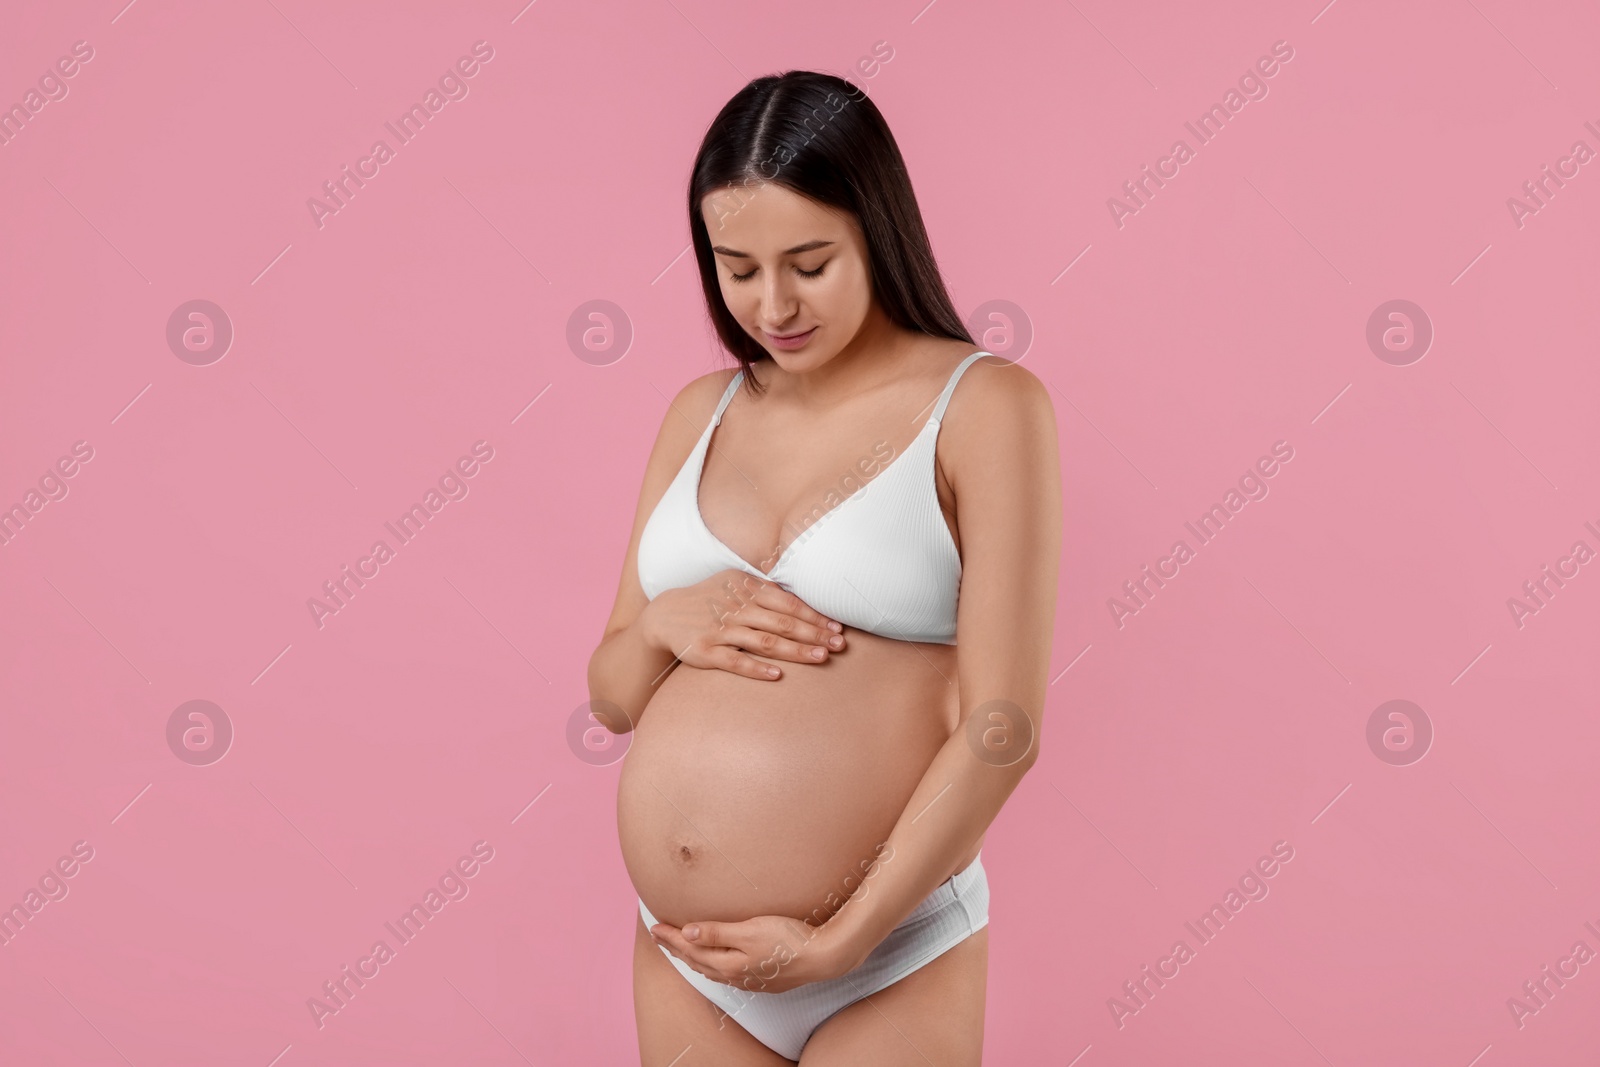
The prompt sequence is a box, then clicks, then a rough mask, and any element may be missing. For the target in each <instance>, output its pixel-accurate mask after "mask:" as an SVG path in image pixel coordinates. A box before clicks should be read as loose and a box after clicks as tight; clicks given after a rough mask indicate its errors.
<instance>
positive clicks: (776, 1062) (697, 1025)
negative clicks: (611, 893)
mask: <svg viewBox="0 0 1600 1067" xmlns="http://www.w3.org/2000/svg"><path fill="white" fill-rule="evenodd" d="M633 922H634V927H635V930H634V938H633V1015H634V1021H635V1022H636V1023H637V1025H638V1027H639V1063H640V1065H641V1067H669V1065H670V1067H723V1065H726V1067H794V1061H793V1060H790V1059H785V1058H784V1057H782V1056H780V1055H778V1054H777V1053H776V1052H774V1051H772V1050H771V1049H770V1048H768V1047H767V1046H765V1045H763V1044H762V1043H761V1042H759V1041H757V1040H756V1039H755V1038H754V1037H751V1036H750V1034H749V1032H748V1031H746V1030H745V1029H744V1027H742V1026H740V1025H739V1024H738V1023H737V1022H735V1021H734V1020H733V1019H730V1018H726V1017H724V1016H723V1014H722V1009H721V1008H719V1007H717V1005H715V1004H713V1003H711V1001H709V1000H707V999H706V998H705V997H704V996H702V995H701V993H700V991H699V990H698V989H696V988H695V987H694V986H692V985H690V984H689V983H688V982H687V981H686V980H685V979H684V977H683V975H681V974H679V973H678V969H677V968H676V967H674V966H673V965H672V962H671V961H670V960H668V959H667V956H666V953H664V952H662V951H661V949H660V948H658V947H657V946H656V944H655V942H653V941H651V940H650V932H649V931H648V930H646V929H645V925H644V919H643V918H642V917H641V916H640V915H639V913H638V912H634V916H633Z"/></svg>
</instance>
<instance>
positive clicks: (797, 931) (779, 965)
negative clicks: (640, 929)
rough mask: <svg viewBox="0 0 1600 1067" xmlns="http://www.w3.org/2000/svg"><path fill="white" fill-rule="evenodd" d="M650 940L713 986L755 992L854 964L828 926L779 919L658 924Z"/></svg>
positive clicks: (788, 986) (773, 989)
mask: <svg viewBox="0 0 1600 1067" xmlns="http://www.w3.org/2000/svg"><path fill="white" fill-rule="evenodd" d="M690 935H693V936H690ZM650 937H651V939H652V940H654V941H655V943H656V944H658V945H661V946H662V947H663V948H665V949H666V950H667V951H668V952H670V953H672V954H673V955H674V956H676V957H678V958H679V959H680V960H682V961H683V962H684V963H687V964H688V965H689V966H690V967H692V968H694V969H695V970H696V971H698V972H700V973H701V974H703V975H705V976H706V977H707V978H709V979H711V980H712V981H714V982H722V983H724V984H726V985H731V986H734V987H735V988H738V989H747V990H750V991H752V992H756V993H782V992H783V991H784V990H787V989H793V988H795V987H796V986H801V985H805V984H806V983H807V982H820V981H822V980H823V979H826V978H837V977H839V976H840V975H842V974H846V973H848V972H849V971H850V970H852V969H853V968H854V967H855V965H856V963H858V962H859V961H857V960H855V959H854V958H853V957H852V956H851V955H850V953H849V951H848V950H847V947H846V946H845V945H843V944H841V943H840V942H839V939H838V935H837V934H835V933H833V932H830V931H829V929H828V924H827V923H824V924H822V925H821V926H811V925H810V924H808V923H804V922H801V921H800V920H799V919H791V918H789V917H787V916H783V915H758V916H756V917H755V918H753V919H745V920H744V921H742V922H735V923H715V922H696V923H688V924H686V925H685V926H684V927H683V929H681V930H680V929H678V928H677V927H675V926H668V925H667V924H666V923H657V924H656V925H654V926H652V927H651V928H650Z"/></svg>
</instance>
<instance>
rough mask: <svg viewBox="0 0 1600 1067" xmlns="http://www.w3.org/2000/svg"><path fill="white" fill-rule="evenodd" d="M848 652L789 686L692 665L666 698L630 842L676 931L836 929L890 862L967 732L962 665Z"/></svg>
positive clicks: (637, 870) (943, 659) (629, 818)
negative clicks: (910, 813) (884, 850)
mask: <svg viewBox="0 0 1600 1067" xmlns="http://www.w3.org/2000/svg"><path fill="white" fill-rule="evenodd" d="M845 636H846V639H847V641H848V642H849V647H848V648H846V650H845V651H844V652H842V653H839V654H837V655H835V656H833V657H831V658H830V659H829V661H828V662H827V663H824V664H821V665H810V664H799V663H779V664H778V666H779V667H780V668H781V669H782V670H783V672H784V675H783V677H782V678H780V679H779V680H778V681H776V682H761V681H756V680H754V679H750V678H742V677H740V676H738V675H734V674H730V673H728V672H727V671H720V670H701V669H698V668H695V667H690V666H688V665H687V664H680V665H679V666H678V667H677V668H676V669H675V670H674V671H673V672H672V674H670V675H668V676H667V679H666V680H665V681H664V682H663V683H662V684H661V688H660V689H658V690H657V691H656V694H655V696H654V697H652V698H651V700H650V703H649V705H648V706H647V707H646V708H645V711H644V714H643V716H642V717H641V719H640V722H639V725H638V727H637V728H635V730H634V737H633V742H632V745H631V746H630V748H629V750H628V754H627V757H626V758H625V759H624V761H623V767H622V775H621V778H620V780H619V782H618V786H617V831H618V837H619V840H620V842H621V846H622V858H623V862H624V863H625V864H626V865H627V868H628V874H629V877H630V878H631V879H632V880H633V885H634V888H635V889H636V890H637V891H638V894H639V897H640V899H641V900H643V901H644V903H645V906H646V907H648V908H649V909H650V911H651V913H652V914H653V915H655V917H656V918H657V919H658V920H660V921H661V922H664V923H669V924H671V925H673V926H681V925H683V924H684V923H687V922H692V921H695V920H701V919H703V920H708V921H723V922H733V921H738V920H740V919H747V918H750V917H752V916H755V915H789V916H792V917H794V918H797V919H804V918H807V917H808V916H810V917H813V918H814V920H815V921H821V919H822V918H825V917H826V913H829V912H831V911H833V910H836V908H837V906H838V904H839V902H840V901H841V900H842V899H843V898H844V897H847V896H849V894H850V892H851V890H852V889H853V888H854V887H855V886H856V884H857V883H858V881H859V879H860V876H861V872H862V870H863V865H864V864H865V863H867V862H870V861H871V860H872V859H874V858H875V857H877V856H878V854H879V849H878V846H880V845H881V844H882V843H883V842H885V841H886V840H887V839H888V836H889V832H890V831H891V830H892V829H893V828H894V824H895V823H896V822H897V821H898V820H899V818H900V815H901V813H902V812H903V811H904V810H905V808H906V804H907V803H908V801H909V800H910V798H911V794H912V792H913V791H914V790H915V789H916V787H917V784H918V783H919V782H920V781H921V780H922V776H923V774H924V773H925V772H926V771H927V769H928V766H929V764H931V763H932V762H933V758H934V756H935V755H936V754H937V752H938V751H939V748H940V747H941V746H942V745H943V744H944V742H945V740H946V739H947V738H948V737H949V736H950V733H951V731H953V730H954V728H955V724H956V718H957V699H956V685H955V680H956V670H955V649H954V648H953V647H952V646H949V645H927V644H912V643H910V642H905V641H893V640H890V639H888V638H883V637H878V636H876V635H874V634H867V633H862V632H861V631H859V630H854V629H849V628H847V629H846V631H845ZM973 851H974V852H976V849H975V848H974V850H973ZM890 862H892V860H891V861H890ZM962 865H964V863H963V864H962ZM830 901H831V903H832V906H831V907H830ZM817 909H823V912H822V913H820V914H819V913H817Z"/></svg>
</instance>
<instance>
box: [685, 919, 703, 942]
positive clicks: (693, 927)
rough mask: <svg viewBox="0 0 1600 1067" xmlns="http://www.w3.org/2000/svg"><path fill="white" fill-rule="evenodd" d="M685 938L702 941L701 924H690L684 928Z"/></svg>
mask: <svg viewBox="0 0 1600 1067" xmlns="http://www.w3.org/2000/svg"><path fill="white" fill-rule="evenodd" d="M683 936H684V937H686V938H688V939H689V940H690V941H698V940H700V926H699V924H698V923H690V924H689V925H688V926H685V927H684V928H683Z"/></svg>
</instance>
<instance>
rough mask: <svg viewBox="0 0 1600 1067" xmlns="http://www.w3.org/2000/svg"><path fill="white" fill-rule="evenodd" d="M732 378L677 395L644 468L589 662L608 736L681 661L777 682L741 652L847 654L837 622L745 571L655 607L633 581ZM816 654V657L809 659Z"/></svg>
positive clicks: (802, 658)
mask: <svg viewBox="0 0 1600 1067" xmlns="http://www.w3.org/2000/svg"><path fill="white" fill-rule="evenodd" d="M731 377H732V373H731V372H727V371H718V372H713V373H711V374H705V375H702V376H701V377H699V378H696V379H695V380H694V381H692V382H690V383H689V384H688V385H686V386H684V387H683V390H682V391H681V392H679V393H678V395H677V396H676V397H675V398H674V399H673V400H672V402H671V404H670V405H669V406H668V408H667V413H666V415H665V416H664V417H663V418H662V422H661V429H660V430H659V431H658V432H657V434H656V442H655V445H654V447H653V448H652V449H651V451H650V459H649V461H648V462H647V463H646V465H645V472H644V480H643V484H642V485H641V486H640V489H639V500H638V504H637V506H636V509H635V513H634V517H633V532H632V534H631V535H630V536H629V538H628V550H627V554H626V556H625V557H624V558H623V561H622V576H621V580H620V581H619V583H618V586H617V598H616V601H615V602H614V603H613V605H612V608H611V617H610V619H608V620H607V621H606V628H605V633H604V634H603V635H602V636H601V639H600V644H599V646H598V647H597V648H596V649H595V650H594V653H593V654H592V655H591V656H590V657H589V703H590V711H591V712H593V713H594V715H595V718H596V719H597V720H598V721H599V722H600V724H601V725H602V726H604V727H605V728H606V729H608V730H610V731H611V732H613V733H627V732H628V731H630V730H632V729H633V728H634V727H635V726H637V725H639V718H640V716H641V715H643V714H644V709H645V705H646V704H648V703H650V698H651V697H652V696H654V695H655V692H656V690H657V689H658V688H659V687H660V685H661V683H662V681H663V680H665V679H666V677H667V675H668V674H670V673H671V672H672V671H673V670H674V669H675V668H676V667H677V665H678V664H679V663H680V662H684V663H689V664H691V665H692V666H696V667H707V668H716V669H721V670H726V671H730V672H732V673H734V674H739V675H743V676H745V677H748V678H755V679H760V680H767V681H776V680H777V679H778V678H779V677H781V671H779V670H778V669H777V668H775V667H773V665H772V664H770V663H768V662H765V661H764V660H758V659H756V658H755V657H754V656H751V655H749V654H748V653H747V652H746V651H744V650H746V649H749V650H751V651H755V652H758V653H760V654H761V655H762V656H764V657H766V658H767V659H779V660H790V661H793V662H796V663H822V662H826V660H827V658H828V655H829V654H831V653H833V652H838V651H840V650H842V649H843V647H844V639H843V637H842V636H841V635H840V634H839V632H838V627H837V624H836V623H832V624H831V623H830V620H828V619H826V618H824V617H823V616H822V615H821V614H820V613H818V612H816V611H814V610H813V609H812V608H811V607H810V606H809V605H807V604H806V603H805V602H804V601H802V600H801V599H800V598H799V597H797V596H794V595H793V594H792V593H788V592H786V591H784V590H783V589H782V588H781V587H780V586H777V585H775V584H773V583H771V582H766V581H762V580H761V579H759V578H756V577H755V576H753V575H747V574H745V573H744V572H743V571H723V572H719V573H718V574H716V575H713V576H712V577H710V578H707V579H706V580H705V581H703V582H701V583H699V584H697V585H693V586H689V587H686V588H683V589H667V590H663V591H662V592H661V593H660V594H659V595H658V596H657V597H656V598H655V599H654V600H651V599H650V598H649V597H647V596H645V592H644V587H643V586H642V585H640V583H639V569H638V558H639V538H640V535H641V534H642V533H643V532H644V527H645V523H646V522H648V521H649V519H650V513H651V512H653V511H654V510H655V507H656V504H657V503H658V502H660V500H661V497H662V495H663V494H665V493H666V491H667V486H669V485H671V484H672V480H673V478H675V477H676V476H677V474H678V471H679V470H680V469H681V468H682V467H683V464H684V461H685V460H686V459H687V458H688V456H689V453H690V452H691V451H693V449H694V446H695V445H696V444H697V443H698V442H699V440H700V434H701V433H702V432H704V430H705V427H706V424H707V423H709V422H710V421H711V415H712V412H714V411H715V410H716V406H717V401H718V400H719V399H720V398H721V396H722V391H723V390H724V389H725V388H727V385H728V381H729V380H730V378H731ZM729 578H733V579H735V580H736V585H737V589H736V591H735V594H734V595H733V596H730V595H729V594H728V593H727V592H726V591H725V586H726V583H727V579H729ZM735 618H736V619H737V622H735ZM830 625H831V626H832V627H833V628H830ZM835 641H836V642H837V643H836V644H831V645H830V642H835ZM824 645H829V647H826V648H824V647H823V646H824ZM815 649H821V651H822V652H823V655H822V656H821V657H817V656H815V655H814V650H815ZM774 671H776V672H777V673H772V672H774ZM613 707H614V708H615V709H616V711H615V712H613V711H612V710H611V709H612V708H613Z"/></svg>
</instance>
